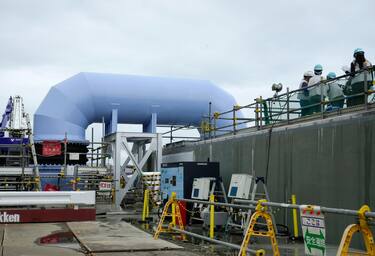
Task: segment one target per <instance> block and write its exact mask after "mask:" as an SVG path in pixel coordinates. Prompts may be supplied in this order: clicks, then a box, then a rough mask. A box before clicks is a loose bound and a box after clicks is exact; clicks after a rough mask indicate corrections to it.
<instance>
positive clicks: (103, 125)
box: [100, 116, 107, 167]
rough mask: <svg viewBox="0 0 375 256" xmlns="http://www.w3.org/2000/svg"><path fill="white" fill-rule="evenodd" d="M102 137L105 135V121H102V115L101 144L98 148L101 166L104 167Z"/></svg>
mask: <svg viewBox="0 0 375 256" xmlns="http://www.w3.org/2000/svg"><path fill="white" fill-rule="evenodd" d="M104 137H105V123H104V116H103V117H102V140H101V141H102V144H101V148H100V153H101V155H100V159H101V161H100V162H101V163H100V165H101V167H104V166H105V155H104V152H107V151H106V150H104Z"/></svg>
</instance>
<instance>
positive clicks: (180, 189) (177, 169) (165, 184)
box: [160, 162, 220, 201]
mask: <svg viewBox="0 0 375 256" xmlns="http://www.w3.org/2000/svg"><path fill="white" fill-rule="evenodd" d="M219 175H220V172H219V163H218V162H179V163H163V164H162V165H161V170H160V190H161V191H160V192H161V197H162V200H163V201H165V200H168V198H170V196H171V194H172V192H176V196H177V198H186V199H190V198H191V196H192V187H193V182H194V179H195V178H203V177H212V178H218V177H219ZM208 187H209V186H208Z"/></svg>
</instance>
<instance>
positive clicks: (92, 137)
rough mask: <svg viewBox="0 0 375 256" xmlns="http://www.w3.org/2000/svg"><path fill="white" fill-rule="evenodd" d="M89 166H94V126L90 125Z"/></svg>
mask: <svg viewBox="0 0 375 256" xmlns="http://www.w3.org/2000/svg"><path fill="white" fill-rule="evenodd" d="M91 167H94V127H91Z"/></svg>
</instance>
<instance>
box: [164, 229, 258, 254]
mask: <svg viewBox="0 0 375 256" xmlns="http://www.w3.org/2000/svg"><path fill="white" fill-rule="evenodd" d="M171 229H172V230H173V231H176V232H179V233H182V234H185V235H188V236H192V237H195V238H199V239H202V240H205V241H208V242H212V243H215V244H220V245H224V246H227V247H230V248H233V249H237V250H240V249H241V246H240V245H237V244H232V243H228V242H224V241H220V240H216V239H211V238H209V237H205V236H202V235H199V234H196V233H193V232H189V231H186V230H182V229H179V228H174V227H172V228H171ZM259 251H260V250H259ZM247 252H249V253H251V254H253V255H257V253H258V251H256V250H253V249H249V248H247Z"/></svg>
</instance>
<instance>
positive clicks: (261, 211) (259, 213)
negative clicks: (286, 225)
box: [238, 199, 280, 256]
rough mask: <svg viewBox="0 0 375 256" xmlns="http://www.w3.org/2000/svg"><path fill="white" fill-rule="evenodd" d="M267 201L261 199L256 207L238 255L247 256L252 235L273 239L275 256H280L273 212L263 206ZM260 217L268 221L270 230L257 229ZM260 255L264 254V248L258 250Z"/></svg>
mask: <svg viewBox="0 0 375 256" xmlns="http://www.w3.org/2000/svg"><path fill="white" fill-rule="evenodd" d="M264 202H267V200H264V199H263V200H259V201H258V204H257V206H256V208H255V213H254V214H253V215H252V216H251V219H250V222H249V226H248V227H247V229H246V234H245V237H244V240H243V241H242V244H241V249H240V252H239V254H238V256H246V249H247V247H248V245H249V242H250V238H251V236H262V237H269V238H270V239H271V244H272V250H273V255H274V256H280V252H279V247H278V245H277V240H276V235H275V230H274V228H273V227H274V225H273V222H272V217H271V214H270V213H268V212H267V207H266V206H262V203H264ZM259 218H263V219H264V220H265V221H266V225H267V228H268V231H258V230H255V229H254V227H255V225H256V224H257V220H258V219H259ZM258 251H259V254H258V255H264V250H258Z"/></svg>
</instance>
